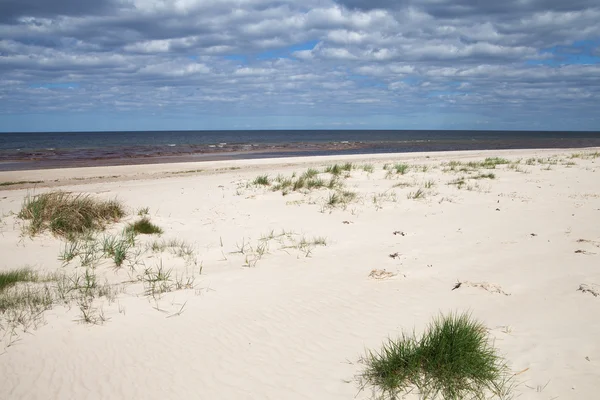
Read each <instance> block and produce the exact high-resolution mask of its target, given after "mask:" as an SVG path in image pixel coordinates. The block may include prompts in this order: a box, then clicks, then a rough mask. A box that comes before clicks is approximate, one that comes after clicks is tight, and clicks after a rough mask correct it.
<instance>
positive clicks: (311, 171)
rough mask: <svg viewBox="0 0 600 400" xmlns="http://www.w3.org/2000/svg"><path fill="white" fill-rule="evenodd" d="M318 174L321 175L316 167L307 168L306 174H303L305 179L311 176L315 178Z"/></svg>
mask: <svg viewBox="0 0 600 400" xmlns="http://www.w3.org/2000/svg"><path fill="white" fill-rule="evenodd" d="M317 175H319V171H317V170H316V169H314V168H309V169H307V170H306V172H305V173H304V174H302V176H303V177H304V178H305V179H311V178H314V177H315V176H317Z"/></svg>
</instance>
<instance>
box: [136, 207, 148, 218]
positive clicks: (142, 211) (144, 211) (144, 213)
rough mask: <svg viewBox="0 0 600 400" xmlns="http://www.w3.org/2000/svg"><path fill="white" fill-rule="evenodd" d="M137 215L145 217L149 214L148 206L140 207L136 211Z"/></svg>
mask: <svg viewBox="0 0 600 400" xmlns="http://www.w3.org/2000/svg"><path fill="white" fill-rule="evenodd" d="M137 215H138V216H139V217H146V216H148V215H150V207H143V208H140V209H139V210H138V212H137Z"/></svg>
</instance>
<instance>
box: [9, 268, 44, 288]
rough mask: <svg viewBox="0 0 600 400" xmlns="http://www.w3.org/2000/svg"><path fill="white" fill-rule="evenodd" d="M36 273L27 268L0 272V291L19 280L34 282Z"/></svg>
mask: <svg viewBox="0 0 600 400" xmlns="http://www.w3.org/2000/svg"><path fill="white" fill-rule="evenodd" d="M35 281H37V275H36V274H34V273H33V271H31V270H30V269H29V268H19V269H13V270H10V271H5V272H0V292H1V291H3V290H4V289H6V288H8V287H10V286H13V285H15V284H17V283H19V282H35Z"/></svg>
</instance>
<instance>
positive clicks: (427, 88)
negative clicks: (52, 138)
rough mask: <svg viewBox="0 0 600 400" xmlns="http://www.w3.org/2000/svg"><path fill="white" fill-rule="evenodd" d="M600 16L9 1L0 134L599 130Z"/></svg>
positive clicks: (1, 52) (585, 2)
mask: <svg viewBox="0 0 600 400" xmlns="http://www.w3.org/2000/svg"><path fill="white" fill-rule="evenodd" d="M598 21H600V3H599V2H598V1H597V0H573V1H569V2H564V1H562V0H507V1H504V2H481V1H477V0H453V1H451V0H435V1H434V0H423V1H420V2H411V1H406V0H394V1H392V0H371V1H367V0H337V1H334V0H306V1H303V2H297V1H291V0H244V1H239V0H174V1H171V0H169V1H167V0H97V1H94V2H84V1H73V0H54V1H51V2H49V1H48V2H47V1H42V0H4V1H2V2H1V3H0V132H2V131H4V132H10V131H63V130H64V131H71V130H74V131H81V130H154V129H160V130H162V129H173V130H179V129H211V130H213V129H518V130H600V112H598V109H599V105H600V24H599V23H598Z"/></svg>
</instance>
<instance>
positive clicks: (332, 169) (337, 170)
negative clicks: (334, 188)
mask: <svg viewBox="0 0 600 400" xmlns="http://www.w3.org/2000/svg"><path fill="white" fill-rule="evenodd" d="M342 171H343V168H342V167H341V166H340V165H338V164H333V165H328V166H327V167H325V172H328V173H330V174H331V175H334V176H338V175H340V174H341V173H342Z"/></svg>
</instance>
